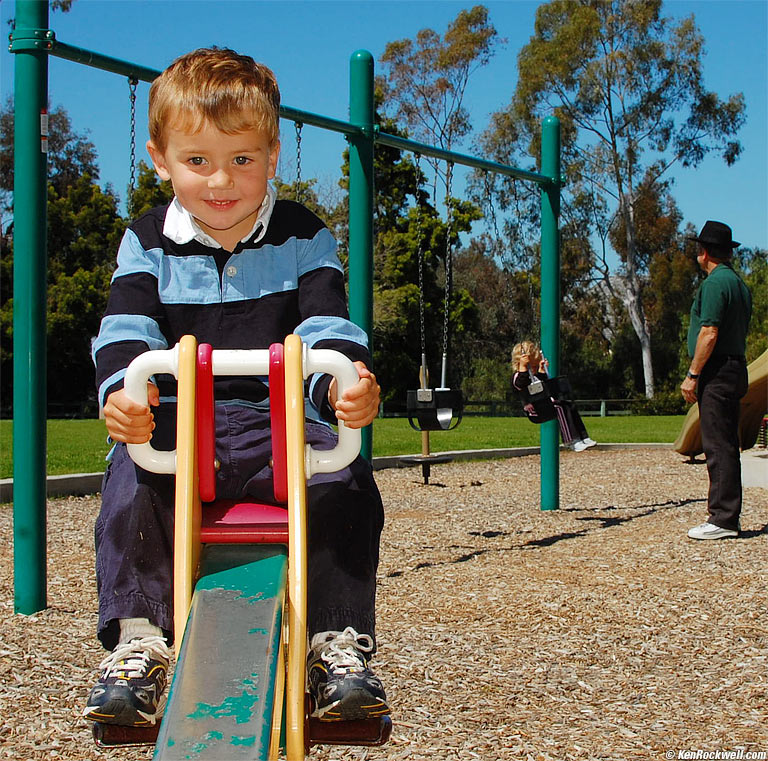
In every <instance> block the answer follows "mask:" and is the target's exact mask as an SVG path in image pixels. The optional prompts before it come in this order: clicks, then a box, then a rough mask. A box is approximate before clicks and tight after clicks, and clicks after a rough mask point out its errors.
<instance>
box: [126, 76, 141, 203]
mask: <svg viewBox="0 0 768 761" xmlns="http://www.w3.org/2000/svg"><path fill="white" fill-rule="evenodd" d="M138 84H139V80H138V79H136V77H128V94H129V95H128V97H129V99H130V102H131V142H130V145H131V158H130V179H129V182H128V207H129V210H130V208H131V207H132V206H133V192H134V190H135V188H136V86H137V85H138Z"/></svg>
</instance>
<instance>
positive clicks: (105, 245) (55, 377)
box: [0, 101, 126, 405]
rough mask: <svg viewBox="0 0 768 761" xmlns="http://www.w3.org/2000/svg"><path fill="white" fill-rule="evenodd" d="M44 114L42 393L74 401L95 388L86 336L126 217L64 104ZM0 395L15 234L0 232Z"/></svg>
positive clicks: (7, 120) (6, 392) (9, 153)
mask: <svg viewBox="0 0 768 761" xmlns="http://www.w3.org/2000/svg"><path fill="white" fill-rule="evenodd" d="M50 118H51V120H52V122H53V123H52V124H51V139H50V142H49V165H50V169H51V171H50V182H49V184H48V207H47V221H48V229H47V238H48V240H47V245H48V299H47V301H48V308H47V341H48V352H47V354H48V371H47V378H48V401H49V403H50V404H54V405H55V404H61V403H73V402H74V403H79V402H82V401H84V400H86V399H88V398H92V397H93V396H94V395H95V390H94V388H93V366H92V362H91V357H90V344H91V338H92V337H93V336H95V335H96V333H97V332H98V327H99V322H100V319H101V315H102V313H103V311H104V307H105V305H106V298H107V293H108V290H109V280H110V277H111V272H112V270H113V268H114V262H115V256H116V253H117V247H118V244H119V242H120V238H121V236H122V234H123V231H124V230H125V225H126V223H125V220H123V219H122V217H121V216H120V214H119V213H118V209H117V206H118V199H117V196H116V195H115V193H114V192H113V191H112V190H111V188H109V187H107V188H106V189H102V188H101V187H99V185H98V184H96V182H95V179H97V178H98V175H99V172H98V167H97V166H96V150H95V148H94V146H93V144H92V143H91V142H90V141H89V140H88V139H87V138H86V137H85V136H83V135H79V134H76V133H75V132H73V130H72V127H71V122H70V119H69V116H68V115H67V113H66V111H65V110H64V109H63V108H61V107H58V108H56V109H54V110H52V112H51V115H50ZM12 135H13V114H12V104H11V102H10V101H9V102H8V103H7V104H6V106H5V108H4V109H3V110H2V112H0V164H2V166H3V167H9V166H11V167H12V165H13V140H12ZM2 180H3V183H4V184H3V185H2V189H3V190H4V191H5V192H6V195H5V196H4V203H6V208H9V207H10V204H11V197H10V190H11V189H12V184H8V183H10V182H12V177H9V176H7V175H5V174H3V178H2ZM0 245H1V248H2V256H1V259H0V396H1V397H2V399H3V403H4V405H10V403H11V399H12V396H13V393H12V384H13V372H12V361H13V298H12V295H13V293H12V282H13V274H12V273H13V256H14V251H13V237H12V231H11V229H9V227H6V228H5V229H4V230H2V235H1V236H0Z"/></svg>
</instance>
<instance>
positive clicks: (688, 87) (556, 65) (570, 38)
mask: <svg viewBox="0 0 768 761" xmlns="http://www.w3.org/2000/svg"><path fill="white" fill-rule="evenodd" d="M702 51H703V39H702V37H701V35H700V34H699V32H698V29H697V27H696V24H695V23H694V20H693V18H692V17H691V18H686V19H683V20H682V21H679V22H673V21H671V20H670V19H668V18H664V17H662V15H661V0H589V1H588V2H587V1H585V0H551V1H550V2H547V3H543V4H542V5H540V6H539V8H538V10H537V13H536V28H535V34H534V35H533V37H532V38H531V40H530V42H529V43H528V44H527V45H526V46H525V47H524V48H523V49H522V50H521V51H520V55H519V56H518V70H519V77H518V84H517V88H516V90H515V93H514V96H513V98H512V101H511V103H510V105H509V106H508V107H507V108H506V109H504V110H503V111H502V112H499V113H497V114H495V115H494V117H493V119H492V126H491V128H490V130H489V131H488V132H487V133H486V134H485V135H484V137H483V142H484V145H485V146H486V148H487V150H488V151H489V152H490V153H491V154H494V153H497V154H503V155H504V156H505V157H506V158H507V160H509V158H510V156H511V154H512V152H513V151H514V150H517V151H519V152H523V153H526V154H528V155H534V156H536V155H538V154H539V149H540V121H541V119H542V118H543V117H544V116H547V115H549V114H551V113H553V112H554V113H555V114H556V115H557V116H558V117H559V118H560V121H561V125H562V132H563V134H562V144H563V169H564V170H565V172H566V174H567V177H568V183H567V184H566V188H565V199H564V209H565V210H566V215H567V214H568V212H569V210H570V209H573V208H574V207H576V208H579V209H581V212H579V216H581V218H582V219H589V220H590V221H589V228H590V230H595V231H596V232H598V233H599V234H600V235H601V237H602V238H603V240H606V241H607V240H610V241H611V243H612V244H613V246H614V248H615V249H616V250H617V252H618V253H619V255H620V256H621V257H622V261H623V264H624V267H623V272H622V273H621V274H622V275H623V284H622V287H621V289H615V290H614V293H615V294H616V295H617V296H618V297H619V298H620V299H621V300H622V302H623V305H624V306H623V308H624V309H625V310H626V311H627V312H628V315H629V318H630V323H631V325H632V328H633V330H634V332H635V334H636V335H637V338H638V344H637V346H638V347H639V348H640V349H641V352H642V355H643V358H644V360H645V362H644V363H643V369H644V375H643V381H644V384H645V388H646V393H647V394H651V393H652V391H653V387H654V376H653V367H654V366H655V364H656V363H655V362H653V361H652V356H651V337H652V335H653V332H652V329H651V327H650V325H649V322H650V321H649V315H648V314H647V312H646V305H645V303H644V290H645V281H644V280H643V278H644V276H645V274H646V273H647V267H648V263H649V256H650V254H651V250H650V249H649V248H648V246H647V245H646V244H648V243H650V242H652V240H653V236H649V237H646V238H644V237H643V234H642V232H641V231H640V230H638V228H637V227H636V224H635V220H636V219H637V218H638V217H639V216H642V214H643V209H642V206H643V203H644V196H645V195H647V193H646V191H645V190H644V186H647V187H648V188H649V189H652V190H655V192H656V194H657V195H658V196H661V195H663V193H664V192H665V190H666V188H665V187H664V185H663V183H662V184H658V185H657V183H659V178H660V177H662V176H663V175H664V173H665V172H666V171H667V170H668V169H669V168H670V167H671V166H672V165H674V164H681V165H683V166H696V165H697V164H698V163H699V162H700V161H701V160H702V159H703V158H704V156H706V155H707V154H708V153H710V152H713V151H715V152H719V153H720V155H721V156H722V158H723V159H724V160H725V161H726V163H728V164H730V163H733V161H735V160H736V158H738V156H739V154H740V152H741V146H740V144H739V143H738V141H736V140H735V136H736V134H737V133H738V131H739V129H740V128H741V126H742V124H743V123H744V119H745V105H744V98H743V96H742V95H741V94H740V93H739V94H735V95H731V96H729V97H728V98H726V99H724V100H721V99H720V98H719V97H718V95H717V94H715V93H713V92H709V91H707V90H706V89H705V86H704V83H703V78H702V66H701V58H702ZM510 163H512V162H510ZM657 222H658V224H654V225H648V226H647V231H650V230H652V229H653V228H654V227H655V228H656V233H657V234H661V235H662V237H663V235H665V234H666V235H667V237H669V232H670V231H669V230H666V231H665V230H664V224H663V221H659V220H657ZM669 222H670V223H671V224H672V226H673V227H674V228H675V231H676V226H675V225H676V220H674V219H670V220H669ZM595 264H596V268H597V270H598V272H599V274H601V275H602V276H603V277H604V278H605V282H606V286H607V287H608V288H611V287H612V285H611V283H610V282H609V281H608V275H609V273H608V270H607V267H606V266H601V262H600V260H599V259H598V260H597V261H596V262H595ZM663 364H664V366H666V365H667V364H668V360H667V359H665V360H664V362H663Z"/></svg>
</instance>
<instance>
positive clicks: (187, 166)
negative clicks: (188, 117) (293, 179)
mask: <svg viewBox="0 0 768 761" xmlns="http://www.w3.org/2000/svg"><path fill="white" fill-rule="evenodd" d="M166 138H167V139H166V146H165V150H163V151H160V150H159V149H158V148H157V146H156V145H155V144H154V143H153V142H152V141H151V140H150V141H149V142H148V143H147V150H148V151H149V155H150V156H151V157H152V163H153V164H154V165H155V171H156V172H157V173H158V175H159V176H160V177H161V178H162V179H164V180H170V181H171V183H172V184H173V191H174V193H175V194H176V197H177V198H178V199H179V203H181V205H182V206H183V207H184V208H185V209H186V210H187V211H188V212H189V213H190V214H192V216H193V217H194V218H195V220H196V221H197V223H198V224H199V225H200V227H201V228H202V229H203V230H204V231H205V232H206V233H208V235H210V236H211V237H212V238H213V239H214V240H216V241H217V242H218V243H220V244H221V245H222V246H223V247H224V248H225V249H227V250H228V251H231V250H232V249H234V247H235V246H236V245H237V244H238V243H239V242H240V240H242V239H243V238H244V237H245V236H246V235H247V234H248V233H249V232H250V231H251V228H252V227H253V225H254V223H255V222H256V218H257V217H258V215H259V210H260V208H261V204H262V201H263V200H264V196H265V195H266V193H267V180H271V179H272V178H273V177H274V176H275V169H276V167H277V157H278V155H279V153H280V146H279V144H277V145H275V146H274V147H272V148H270V145H269V140H268V139H267V137H266V136H265V135H264V134H263V133H262V132H261V131H260V130H256V129H251V130H247V131H245V132H238V133H236V134H234V135H228V134H227V133H226V132H222V131H221V130H219V129H218V128H217V127H216V126H214V125H212V124H210V123H208V122H205V123H204V124H203V126H202V128H201V129H200V130H199V131H198V132H194V133H190V132H184V131H181V130H178V129H174V128H172V127H169V128H167V130H166Z"/></svg>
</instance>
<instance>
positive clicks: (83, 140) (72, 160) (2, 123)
mask: <svg viewBox="0 0 768 761" xmlns="http://www.w3.org/2000/svg"><path fill="white" fill-rule="evenodd" d="M13 128H14V115H13V99H12V98H11V97H8V99H7V100H6V102H5V105H4V106H3V108H2V110H0V191H2V198H3V201H2V203H3V207H4V210H6V211H7V210H9V209H10V208H11V207H12V203H11V195H10V194H11V193H13V176H14V165H13ZM48 130H49V137H48V182H49V184H50V185H52V186H53V188H54V190H55V191H56V192H57V193H58V194H59V195H63V194H65V193H66V189H67V188H68V187H69V186H70V185H71V184H72V183H73V182H75V181H76V180H77V179H78V178H80V177H82V176H83V175H86V174H87V175H89V176H90V177H91V178H92V179H93V180H98V179H99V168H98V164H97V155H96V147H95V146H94V144H93V143H92V142H91V141H90V140H89V139H88V138H87V137H86V135H84V134H78V133H76V132H74V131H73V129H72V121H71V120H70V118H69V114H67V112H66V110H65V109H64V107H63V106H56V107H55V108H53V109H51V110H50V111H49V113H48Z"/></svg>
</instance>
